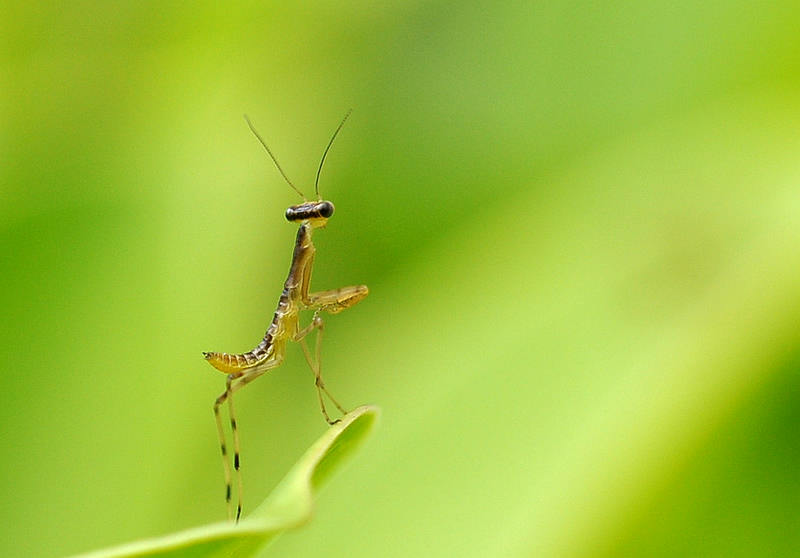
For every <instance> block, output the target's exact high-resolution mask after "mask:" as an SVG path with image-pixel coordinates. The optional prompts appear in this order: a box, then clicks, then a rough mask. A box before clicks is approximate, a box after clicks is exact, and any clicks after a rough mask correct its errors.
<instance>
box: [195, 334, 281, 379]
mask: <svg viewBox="0 0 800 558" xmlns="http://www.w3.org/2000/svg"><path fill="white" fill-rule="evenodd" d="M270 329H272V328H270ZM271 347H272V333H271V331H267V334H266V335H265V336H264V339H262V340H261V343H259V344H258V346H257V347H256V348H255V349H253V350H252V351H248V352H246V353H240V354H229V353H213V352H211V353H203V356H204V357H206V360H207V361H208V362H209V364H211V366H213V367H214V368H216V369H217V370H219V371H220V372H224V373H225V374H231V373H233V372H238V371H240V370H244V369H246V368H250V367H252V366H255V365H256V364H258V363H260V362H263V361H264V360H266V359H267V357H268V356H269V352H270V351H269V349H270V348H271Z"/></svg>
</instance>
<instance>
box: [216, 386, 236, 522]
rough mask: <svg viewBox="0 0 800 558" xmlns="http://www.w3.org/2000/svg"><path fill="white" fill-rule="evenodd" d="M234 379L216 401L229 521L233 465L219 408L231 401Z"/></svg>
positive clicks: (229, 518)
mask: <svg viewBox="0 0 800 558" xmlns="http://www.w3.org/2000/svg"><path fill="white" fill-rule="evenodd" d="M233 379H234V378H233V374H230V375H228V378H227V380H226V382H225V391H224V392H222V394H220V396H219V397H217V399H216V400H215V401H214V418H215V420H216V421H217V434H218V435H219V447H220V450H221V451H222V469H223V471H224V472H225V503H226V505H227V506H228V520H231V519H233V511H232V509H231V465H230V463H229V462H228V448H227V446H226V444H225V430H224V429H223V428H222V417H221V416H220V414H219V408H220V406H221V405H222V404H223V403H225V401H226V400H230V399H231V395H232V393H231V382H232V381H233ZM237 449H238V448H237ZM237 455H238V451H237Z"/></svg>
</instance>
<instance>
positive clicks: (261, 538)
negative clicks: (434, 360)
mask: <svg viewBox="0 0 800 558" xmlns="http://www.w3.org/2000/svg"><path fill="white" fill-rule="evenodd" d="M378 414H379V411H378V408H377V407H373V406H369V405H365V406H361V407H358V408H357V409H355V410H353V411H351V412H350V413H348V414H347V415H345V416H344V417H343V418H342V420H341V421H339V422H338V423H336V424H335V425H333V426H332V427H331V428H329V429H328V430H327V431H326V432H325V434H323V435H322V436H321V437H320V438H319V439H318V440H317V441H316V442H314V443H313V444H312V445H311V447H309V448H308V450H307V451H306V452H305V454H303V456H302V457H301V458H300V459H299V460H298V461H297V463H295V465H294V467H292V468H291V470H290V471H289V472H288V473H287V474H286V476H285V477H284V478H283V480H282V481H281V482H280V483H279V484H278V486H277V487H276V488H275V490H274V491H273V492H272V494H270V495H269V496H268V497H267V499H266V500H265V501H264V502H263V503H262V504H261V505H260V506H259V507H258V508H257V509H256V510H255V511H254V512H253V513H252V514H251V515H250V516H249V517H247V518H245V519H243V520H242V521H240V522H239V524H238V525H234V524H233V523H230V522H223V523H214V524H211V525H205V526H202V527H196V528H193V529H188V530H186V531H180V532H178V533H172V534H169V535H165V536H162V537H156V538H152V539H146V540H141V541H135V542H132V543H128V544H124V545H121V546H117V547H113V548H108V549H103V550H98V551H95V552H90V553H88V554H82V555H81V556H80V558H112V557H114V558H121V557H133V556H162V557H166V556H169V557H178V556H180V557H189V556H203V557H227V556H236V557H245V556H254V555H255V554H256V553H257V552H258V551H259V550H260V549H261V548H262V547H263V546H264V545H265V544H267V543H268V542H270V541H272V540H273V539H275V538H276V537H277V536H278V535H280V534H281V533H282V532H283V531H285V530H286V529H291V528H293V527H299V526H301V525H303V524H304V523H306V522H307V521H309V520H310V519H311V515H312V512H313V510H314V497H315V496H316V494H317V492H318V491H319V490H320V489H321V488H322V486H323V485H324V484H325V482H326V481H327V480H328V479H329V478H330V477H331V475H332V474H333V473H334V472H335V471H336V470H337V469H339V468H340V467H341V466H342V465H343V464H344V463H345V461H346V460H347V459H348V458H349V457H350V456H352V455H353V453H354V452H355V451H356V450H357V449H358V448H359V447H360V446H361V444H362V443H363V442H364V441H365V440H366V439H367V437H368V436H369V434H370V432H371V431H372V428H373V426H374V425H375V421H376V419H377V418H378ZM76 558H78V557H76Z"/></svg>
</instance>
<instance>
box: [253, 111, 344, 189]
mask: <svg viewBox="0 0 800 558" xmlns="http://www.w3.org/2000/svg"><path fill="white" fill-rule="evenodd" d="M351 112H353V109H350V110H348V111H347V114H345V115H344V118H342V121H341V122H340V123H339V127H338V128H336V131H335V132H334V133H333V136H332V137H331V141H329V142H328V146H327V147H326V148H325V151H324V153H323V154H322V160H321V161H320V162H319V168H318V169H317V179H316V180H315V181H314V192H315V193H316V194H317V199H318V200H319V199H322V198H320V197H319V173H321V172H322V164H323V163H324V162H325V156H326V155H328V150H329V149H330V148H331V145H333V140H335V139H336V135H337V134H338V133H339V130H341V129H342V126H344V123H345V122H347V119H348V118H350V113H351ZM264 147H266V145H265V146H264ZM275 164H277V162H276V163H275Z"/></svg>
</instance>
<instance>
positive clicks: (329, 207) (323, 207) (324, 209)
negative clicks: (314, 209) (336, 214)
mask: <svg viewBox="0 0 800 558" xmlns="http://www.w3.org/2000/svg"><path fill="white" fill-rule="evenodd" d="M319 214H320V216H322V217H325V218H326V219H327V218H328V217H330V216H331V215H333V204H332V203H331V202H328V201H325V202H322V203H321V204H319Z"/></svg>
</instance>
